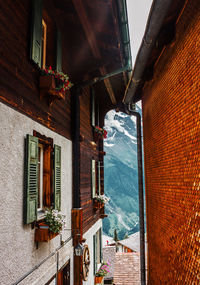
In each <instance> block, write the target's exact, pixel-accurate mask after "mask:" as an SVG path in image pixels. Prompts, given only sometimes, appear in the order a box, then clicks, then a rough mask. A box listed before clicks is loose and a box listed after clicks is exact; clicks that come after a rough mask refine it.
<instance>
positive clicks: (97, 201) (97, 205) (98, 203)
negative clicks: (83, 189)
mask: <svg viewBox="0 0 200 285" xmlns="http://www.w3.org/2000/svg"><path fill="white" fill-rule="evenodd" d="M109 200H110V198H108V197H107V196H106V195H105V194H103V195H97V196H95V198H94V209H101V208H102V207H104V205H105V204H106V203H108V202H109Z"/></svg>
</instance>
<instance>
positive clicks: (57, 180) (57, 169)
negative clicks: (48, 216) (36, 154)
mask: <svg viewBox="0 0 200 285" xmlns="http://www.w3.org/2000/svg"><path fill="white" fill-rule="evenodd" d="M54 208H55V209H56V210H58V211H60V209H61V147H60V146H58V145H54Z"/></svg>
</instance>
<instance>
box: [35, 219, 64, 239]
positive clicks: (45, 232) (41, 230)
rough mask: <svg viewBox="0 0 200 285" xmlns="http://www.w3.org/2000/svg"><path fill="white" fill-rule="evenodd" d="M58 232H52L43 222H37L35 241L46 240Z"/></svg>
mask: <svg viewBox="0 0 200 285" xmlns="http://www.w3.org/2000/svg"><path fill="white" fill-rule="evenodd" d="M58 234H59V233H54V232H51V231H50V230H49V226H47V225H46V224H45V223H43V222H42V223H39V224H38V228H36V229H35V241H36V242H48V241H50V240H51V239H53V238H54V237H56V236H57V235H58Z"/></svg>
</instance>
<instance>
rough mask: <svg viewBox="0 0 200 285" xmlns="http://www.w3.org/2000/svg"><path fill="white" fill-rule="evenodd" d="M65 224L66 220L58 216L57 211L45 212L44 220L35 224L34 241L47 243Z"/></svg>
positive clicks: (49, 210)
mask: <svg viewBox="0 0 200 285" xmlns="http://www.w3.org/2000/svg"><path fill="white" fill-rule="evenodd" d="M65 224H66V220H65V216H64V215H62V214H59V213H58V211H57V210H52V209H48V210H46V212H45V218H44V220H42V221H40V222H39V223H38V224H37V228H36V230H35V241H36V242H48V241H49V240H51V239H52V238H54V237H56V236H57V235H58V234H59V233H60V231H61V230H63V229H64V228H65Z"/></svg>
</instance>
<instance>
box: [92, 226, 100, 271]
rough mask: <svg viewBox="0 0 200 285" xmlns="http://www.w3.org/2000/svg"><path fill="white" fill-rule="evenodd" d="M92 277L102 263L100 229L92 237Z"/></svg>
mask: <svg viewBox="0 0 200 285" xmlns="http://www.w3.org/2000/svg"><path fill="white" fill-rule="evenodd" d="M93 257H94V275H95V274H96V272H97V270H98V268H99V266H100V264H101V262H102V229H99V230H98V231H97V232H96V234H95V235H94V236H93Z"/></svg>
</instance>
